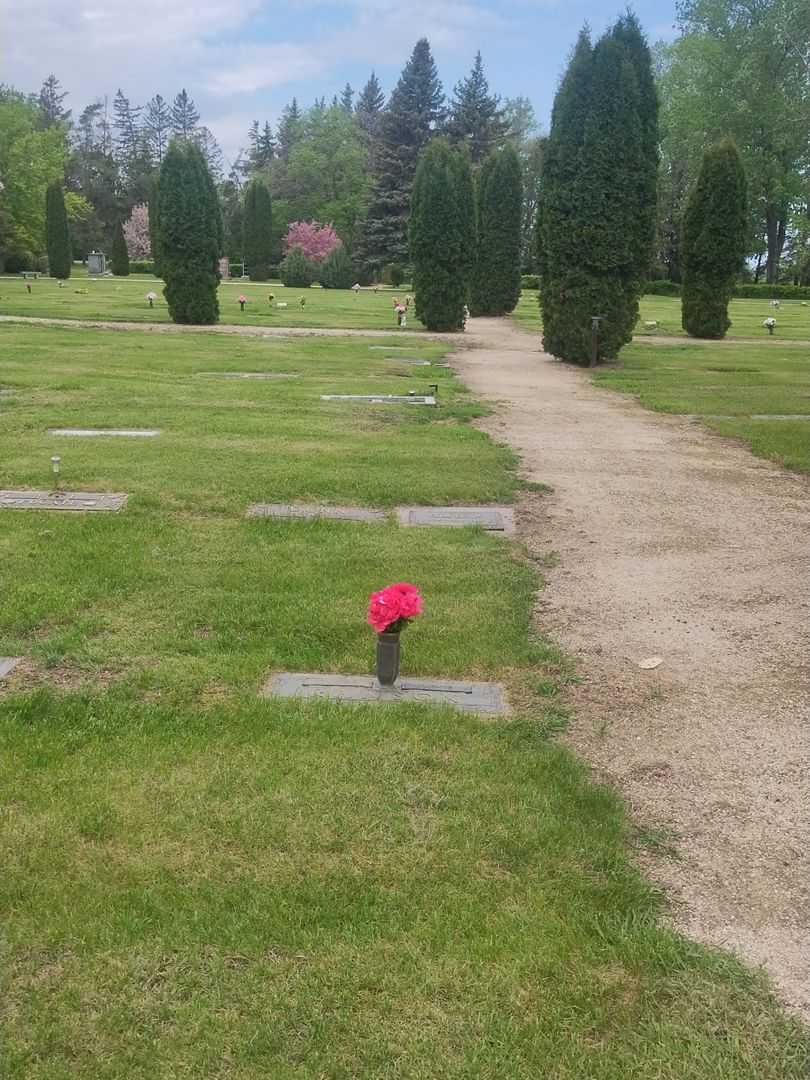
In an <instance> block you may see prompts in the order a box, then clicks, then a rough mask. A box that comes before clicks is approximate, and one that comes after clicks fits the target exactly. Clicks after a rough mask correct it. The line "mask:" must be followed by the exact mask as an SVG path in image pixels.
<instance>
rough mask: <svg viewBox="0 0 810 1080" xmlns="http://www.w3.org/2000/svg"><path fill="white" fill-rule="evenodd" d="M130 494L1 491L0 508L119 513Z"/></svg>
mask: <svg viewBox="0 0 810 1080" xmlns="http://www.w3.org/2000/svg"><path fill="white" fill-rule="evenodd" d="M127 498H128V496H127V495H122V494H113V493H110V492H103V491H29V490H26V491H0V510H74V511H75V510H80V511H81V510H84V511H100V510H107V511H110V512H112V513H117V512H118V511H119V510H121V509H122V507H124V506H125V505H126V501H127Z"/></svg>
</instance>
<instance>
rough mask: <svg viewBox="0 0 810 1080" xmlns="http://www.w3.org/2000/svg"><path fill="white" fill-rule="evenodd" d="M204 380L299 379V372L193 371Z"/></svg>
mask: <svg viewBox="0 0 810 1080" xmlns="http://www.w3.org/2000/svg"><path fill="white" fill-rule="evenodd" d="M194 375H195V376H196V377H197V378H204V379H299V378H300V377H301V375H300V372H297V371H296V372H288V371H195V372H194Z"/></svg>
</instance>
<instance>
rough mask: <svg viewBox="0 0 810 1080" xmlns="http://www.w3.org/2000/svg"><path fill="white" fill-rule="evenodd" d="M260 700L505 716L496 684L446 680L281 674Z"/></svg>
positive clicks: (265, 687) (265, 690)
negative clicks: (385, 682)
mask: <svg viewBox="0 0 810 1080" xmlns="http://www.w3.org/2000/svg"><path fill="white" fill-rule="evenodd" d="M262 695H263V696H264V697H282V698H329V699H330V700H332V701H341V702H349V703H357V702H372V703H375V704H401V703H402V702H410V701H418V702H424V703H425V704H428V705H451V706H452V707H453V708H455V709H459V710H461V711H462V712H469V713H479V714H482V715H485V716H492V715H500V714H503V713H506V712H508V711H509V710H508V706H507V703H506V696H505V694H504V689H503V686H501V684H500V683H480V682H463V681H460V680H455V679H452V680H449V679H419V678H407V679H400V680H398V681H397V683H396V684H395V685H394V686H390V687H389V686H380V684H379V683H378V682H377V680H376V679H375V678H374V677H373V676H371V675H329V674H325V675H319V674H317V673H315V674H303V673H296V674H293V673H285V674H281V675H274V676H273V677H272V678H270V679H269V680H268V682H267V683H266V684H265V686H264V688H263V690H262Z"/></svg>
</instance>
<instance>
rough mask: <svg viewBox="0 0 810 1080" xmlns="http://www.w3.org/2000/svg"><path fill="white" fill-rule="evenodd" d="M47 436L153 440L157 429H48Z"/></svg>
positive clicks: (158, 433)
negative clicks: (106, 436) (107, 436)
mask: <svg viewBox="0 0 810 1080" xmlns="http://www.w3.org/2000/svg"><path fill="white" fill-rule="evenodd" d="M48 434H49V435H68V436H71V437H72V438H75V439H95V438H98V437H102V436H105V435H109V436H111V437H113V438H120V439H154V438H155V436H157V435H160V429H159V428H48Z"/></svg>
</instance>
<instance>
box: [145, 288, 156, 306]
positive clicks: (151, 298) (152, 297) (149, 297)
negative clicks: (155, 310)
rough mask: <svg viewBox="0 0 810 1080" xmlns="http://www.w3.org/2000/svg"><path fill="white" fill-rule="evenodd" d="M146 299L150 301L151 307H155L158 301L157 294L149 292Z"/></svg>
mask: <svg viewBox="0 0 810 1080" xmlns="http://www.w3.org/2000/svg"><path fill="white" fill-rule="evenodd" d="M146 299H147V300H148V301H149V307H154V306H155V301H156V300H157V293H156V292H151V291H150V292H148V293H147V294H146Z"/></svg>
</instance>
